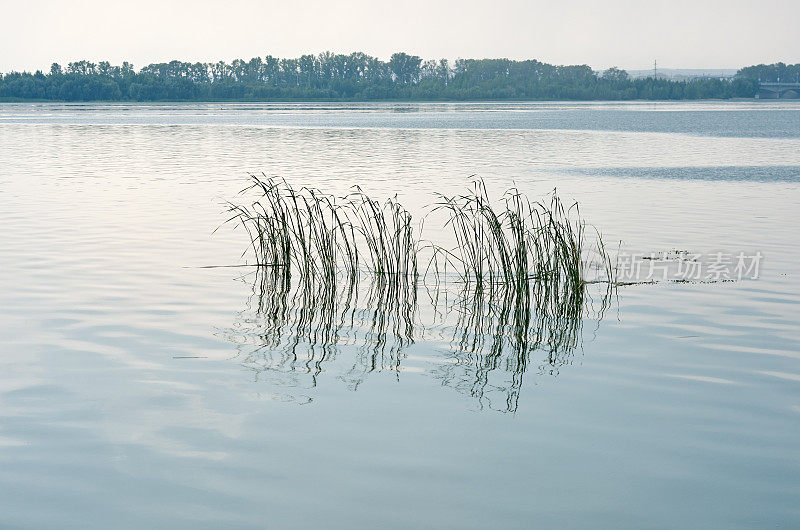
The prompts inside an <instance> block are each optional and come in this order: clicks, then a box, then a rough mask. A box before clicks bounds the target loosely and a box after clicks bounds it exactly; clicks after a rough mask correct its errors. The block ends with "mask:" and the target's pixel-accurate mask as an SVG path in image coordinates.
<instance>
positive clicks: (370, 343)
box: [225, 267, 612, 412]
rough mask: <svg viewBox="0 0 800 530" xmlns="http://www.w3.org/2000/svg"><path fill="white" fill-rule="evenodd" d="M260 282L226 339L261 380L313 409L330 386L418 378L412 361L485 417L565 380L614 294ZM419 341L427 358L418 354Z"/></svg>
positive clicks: (349, 281)
mask: <svg viewBox="0 0 800 530" xmlns="http://www.w3.org/2000/svg"><path fill="white" fill-rule="evenodd" d="M250 276H251V281H252V284H253V296H252V297H251V298H250V301H249V307H248V308H247V310H245V311H242V312H241V313H240V315H239V318H238V320H237V322H236V323H235V325H234V326H233V328H232V329H230V330H227V331H226V333H225V335H226V337H227V338H228V339H229V340H231V341H234V342H236V343H237V344H238V346H237V355H236V360H237V361H238V362H240V363H242V364H243V365H244V366H246V367H248V368H250V369H251V370H253V371H254V372H255V374H256V378H257V379H260V380H263V379H266V380H268V381H269V383H270V384H274V385H278V386H281V387H283V388H285V389H286V392H287V395H288V396H290V397H291V399H292V400H297V401H301V402H303V401H307V400H311V398H310V397H308V396H306V394H305V393H304V392H306V391H307V390H309V389H311V388H313V387H316V386H317V385H318V383H319V379H320V378H321V377H325V376H326V375H327V376H328V377H331V376H333V377H337V378H338V379H340V380H342V381H344V382H345V383H346V384H347V386H348V388H350V389H351V390H357V389H358V387H359V385H361V383H362V382H363V381H364V380H365V379H366V378H367V377H368V376H369V374H371V373H375V372H395V373H396V374H397V377H399V376H400V373H401V372H404V371H411V370H415V367H414V366H407V365H406V361H407V359H409V358H410V359H412V360H423V361H425V365H426V367H425V369H424V371H425V372H426V373H427V374H428V375H431V376H432V377H434V378H435V379H438V380H439V381H440V383H441V384H442V386H447V387H451V388H453V389H455V390H457V391H458V392H460V393H462V394H464V395H466V396H469V397H471V398H474V399H475V400H476V401H477V404H478V407H479V408H489V409H495V410H500V411H503V412H516V410H517V408H518V407H519V394H520V389H521V387H522V384H523V380H524V376H525V374H526V373H527V372H529V371H530V370H531V369H534V370H535V371H536V373H540V374H541V373H546V374H550V375H557V374H558V370H559V368H560V367H561V366H564V365H566V364H569V363H570V362H571V358H572V356H573V354H574V352H575V350H577V349H579V348H580V347H581V344H582V336H583V325H584V321H586V320H592V321H596V322H597V323H598V324H599V321H600V320H601V319H602V317H603V314H604V312H605V310H606V308H607V307H608V305H609V302H610V300H611V295H612V290H611V288H610V286H608V285H605V286H603V287H602V288H598V289H595V290H594V293H591V292H590V290H589V288H590V286H589V285H588V284H585V285H584V286H583V288H581V289H574V288H570V287H568V286H566V285H562V286H561V287H559V286H556V287H553V286H552V285H551V282H544V281H537V280H531V281H529V282H528V283H527V284H526V287H525V288H524V289H518V288H513V289H512V288H508V287H504V286H495V287H494V288H491V289H484V288H480V287H478V286H476V285H475V284H472V283H461V282H451V283H450V284H448V283H446V282H442V283H439V282H437V283H436V284H433V285H429V284H426V283H425V282H423V281H416V282H413V281H412V282H393V281H387V279H386V278H385V277H383V276H379V275H363V274H357V275H344V274H342V275H339V277H338V281H336V282H329V281H324V280H323V279H321V277H316V276H310V277H301V278H300V279H296V280H294V281H292V280H291V278H290V277H289V276H288V275H286V274H284V273H283V272H282V271H281V270H280V269H279V268H276V267H259V268H258V269H257V271H256V272H254V273H253V274H252V275H250ZM593 294H594V297H593ZM417 342H419V343H421V344H422V347H423V348H425V349H426V350H427V351H425V353H424V357H419V356H417V355H414V354H413V353H408V351H407V350H408V349H409V347H411V346H412V345H414V344H415V343H417ZM418 370H419V369H418Z"/></svg>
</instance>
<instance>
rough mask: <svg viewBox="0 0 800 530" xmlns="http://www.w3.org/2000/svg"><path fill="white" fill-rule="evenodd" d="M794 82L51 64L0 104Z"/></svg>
mask: <svg viewBox="0 0 800 530" xmlns="http://www.w3.org/2000/svg"><path fill="white" fill-rule="evenodd" d="M778 79H782V80H785V81H792V82H796V81H797V80H798V79H800V64H795V65H786V64H784V63H776V64H770V65H763V64H762V65H757V66H749V67H746V68H742V69H741V70H739V71H738V73H737V74H736V75H735V76H734V77H733V78H730V79H721V78H715V77H703V78H695V79H689V80H672V79H664V78H661V77H655V76H651V77H643V78H637V79H633V78H631V77H630V76H629V75H628V73H627V72H626V71H625V70H620V69H618V68H609V69H608V70H605V71H603V72H597V71H595V70H592V68H591V67H589V66H587V65H572V66H557V65H551V64H547V63H542V62H539V61H537V60H526V61H513V60H509V59H458V60H456V61H454V62H450V61H448V60H446V59H441V60H438V61H436V60H429V61H423V59H421V58H420V57H418V56H414V55H408V54H406V53H395V54H393V55H392V56H391V58H390V60H389V61H382V60H380V59H378V58H376V57H371V56H369V55H366V54H364V53H361V52H355V53H351V54H349V55H343V54H334V53H331V52H324V53H321V54H319V55H303V56H302V57H299V58H297V59H279V58H276V57H272V56H270V55H267V56H266V57H263V58H262V57H255V58H253V59H250V60H249V61H245V60H242V59H236V60H234V61H233V62H231V63H226V62H223V61H219V62H216V63H199V62H198V63H188V62H181V61H170V62H168V63H157V64H149V65H147V66H145V67H143V68H141V69H139V70H136V69H134V67H133V65H132V64H130V63H128V62H123V63H122V65H119V66H113V65H111V64H110V63H108V62H107V61H99V62H97V63H94V62H90V61H86V60H84V61H77V62H71V63H69V64H68V65H66V66H61V65H59V64H57V63H53V64H52V66H51V67H50V71H49V72H47V73H45V72H42V71H36V72H34V73H30V72H9V73H5V74H0V100H2V101H381V100H407V101H412V100H413V101H437V100H439V101H476V100H634V99H659V100H664V99H674V100H677V99H729V98H752V97H754V96H755V95H756V93H757V92H758V84H759V80H761V81H776V80H778Z"/></svg>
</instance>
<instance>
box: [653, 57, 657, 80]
mask: <svg viewBox="0 0 800 530" xmlns="http://www.w3.org/2000/svg"><path fill="white" fill-rule="evenodd" d="M653 79H658V60H656V59H653Z"/></svg>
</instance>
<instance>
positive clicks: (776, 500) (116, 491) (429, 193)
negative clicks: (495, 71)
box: [0, 102, 800, 528]
mask: <svg viewBox="0 0 800 530" xmlns="http://www.w3.org/2000/svg"><path fill="white" fill-rule="evenodd" d="M262 171H263V172H265V173H267V174H270V175H280V176H283V177H285V178H286V179H287V180H289V181H291V182H293V183H295V184H298V185H313V186H317V187H320V188H323V189H325V190H328V191H331V192H334V193H344V192H346V191H347V190H348V189H349V187H350V186H351V185H353V184H359V185H361V186H362V188H364V190H365V191H367V192H369V193H371V194H373V195H374V196H376V197H380V198H384V197H389V196H394V195H395V194H396V195H397V196H398V198H399V199H400V200H402V201H403V202H404V204H406V205H407V206H408V207H409V208H410V209H411V210H413V211H414V212H415V213H422V212H423V207H424V205H426V204H429V203H430V202H432V201H433V200H434V199H433V194H434V193H435V192H446V193H450V192H456V191H458V190H462V189H463V188H464V186H465V185H467V184H468V183H469V182H470V175H473V174H477V175H481V176H483V177H484V178H485V180H486V182H487V185H488V186H489V188H490V189H491V190H492V191H493V192H496V193H498V194H499V193H501V192H502V190H504V189H506V188H508V187H510V186H511V185H513V184H516V185H517V186H518V187H519V188H520V189H521V190H522V191H524V192H526V193H528V194H531V195H534V196H537V195H540V194H545V193H547V192H549V191H551V190H552V189H553V188H557V189H558V192H559V194H560V195H561V196H562V197H564V198H568V199H574V200H577V201H579V202H580V204H581V213H582V214H583V216H584V217H585V218H587V219H588V220H589V221H590V222H591V223H592V224H594V225H595V226H597V227H598V229H600V230H601V231H602V233H603V237H604V238H605V240H606V242H607V244H609V245H610V246H613V247H614V248H615V251H617V249H619V251H620V252H621V253H622V254H626V253H636V252H641V253H653V252H655V253H659V252H666V251H671V250H675V249H681V250H687V251H689V252H692V253H698V254H702V255H703V256H711V255H713V254H714V253H716V252H724V253H730V254H737V253H739V252H744V253H746V254H747V255H753V254H755V253H756V252H761V253H762V254H763V256H764V258H763V261H762V263H761V269H760V271H759V272H760V274H759V277H758V279H755V280H747V279H745V280H742V281H735V282H723V283H669V282H667V283H663V282H662V283H656V284H646V285H635V286H629V287H623V288H620V290H619V292H618V293H617V296H615V297H614V299H613V300H612V303H611V305H610V307H609V308H608V309H607V310H606V311H605V313H604V314H603V315H602V318H599V317H600V316H601V315H599V314H598V313H597V311H596V310H591V309H588V310H587V312H586V314H585V315H584V318H583V319H582V321H581V322H580V330H579V333H578V334H579V340H578V341H577V343H576V346H575V347H574V348H569V349H568V350H569V351H567V352H565V354H564V355H561V356H559V357H558V358H557V359H552V358H549V357H548V354H547V353H548V352H547V349H546V348H542V349H540V350H539V351H538V352H537V355H535V356H534V358H533V359H532V360H531V362H530V363H528V364H527V365H526V366H524V367H520V366H518V365H515V364H514V363H513V362H510V361H509V357H508V356H507V355H506V354H503V356H501V359H500V361H501V362H499V363H497V365H496V366H495V367H493V368H492V367H488V368H487V364H486V361H487V358H486V356H485V355H482V354H480V353H478V354H467V353H464V352H463V351H461V350H460V349H459V344H458V343H457V341H454V340H453V337H454V333H456V332H458V330H459V329H460V328H459V325H458V322H457V317H453V314H454V313H452V311H453V309H452V307H450V308H448V307H447V306H444V307H443V308H442V307H440V310H439V313H435V312H434V311H433V310H432V308H431V307H430V303H429V299H428V297H427V296H426V294H427V293H423V295H422V296H421V297H420V300H421V302H420V304H421V307H420V310H419V314H418V315H417V321H415V327H414V330H413V342H409V341H406V342H403V341H402V340H397V339H398V337H397V336H393V334H392V330H391V329H390V330H389V331H388V335H387V336H388V346H387V347H386V348H385V349H383V350H381V351H380V352H379V353H377V354H376V352H375V350H374V349H370V347H369V344H370V341H371V340H372V339H373V338H374V337H372V336H371V335H370V329H369V325H368V322H367V321H368V320H369V319H368V318H365V317H364V315H365V314H366V313H364V312H361V313H359V315H360V318H361V319H360V320H358V319H357V320H356V321H355V323H354V324H352V326H350V327H348V328H347V330H345V334H344V335H343V336H342V337H341V338H340V340H339V343H338V344H337V345H336V346H335V347H332V346H329V347H327V348H320V345H319V344H314V341H313V340H311V341H309V340H300V343H299V345H298V347H297V348H296V349H295V350H294V352H293V353H290V352H289V350H288V349H287V348H286V345H287V343H290V342H291V341H292V340H294V338H296V336H297V334H296V331H297V329H296V328H295V327H292V325H291V322H288V324H287V326H286V327H285V328H284V329H282V330H281V331H280V332H279V333H277V334H276V333H273V331H274V330H273V329H272V328H270V326H269V323H268V322H267V321H268V320H269V319H268V318H267V317H268V316H265V315H264V314H262V313H261V312H259V310H258V303H257V296H255V295H254V285H253V281H252V280H253V278H252V275H251V274H248V269H242V268H202V267H205V266H209V265H230V264H240V263H244V262H245V261H246V260H247V259H251V258H249V257H248V256H244V257H243V256H242V252H243V251H244V250H245V249H246V246H247V239H246V235H245V234H244V233H243V232H242V231H240V230H233V229H232V227H231V226H226V227H223V229H221V230H218V231H216V232H215V229H216V228H218V227H219V225H220V224H221V223H222V222H223V221H224V220H225V216H224V213H223V210H224V202H225V201H226V200H231V199H234V198H235V196H236V193H237V192H238V191H239V190H240V189H241V188H243V187H244V186H245V185H246V178H247V173H248V172H262ZM0 198H1V201H0V205H2V207H0V226H2V228H3V230H2V231H0V353H2V355H0V365H1V366H0V374H2V375H0V492H2V494H0V526H2V527H36V528H44V527H51V528H64V527H72V528H87V527H93V528H124V527H139V528H141V527H171V528H172V527H185V528H202V527H212V528H218V527H257V528H261V527H320V526H323V527H325V526H327V527H342V526H371V527H374V526H380V527H395V528H408V527H472V528H486V527H491V528H503V527H508V528H529V527H558V528H562V527H606V528H620V527H635V528H677V527H696V528H732V527H759V528H760V527H767V526H779V527H786V528H793V527H798V526H800V277H799V276H798V274H797V266H796V264H797V256H798V255H799V252H800V248H799V247H800V237H798V235H797V221H798V212H800V104H798V103H781V102H778V103H774V102H759V103H758V104H753V103H735V102H730V103H647V104H644V103H633V104H594V103H593V104H573V103H568V104H560V103H546V104H545V103H542V104H452V105H450V104H431V105H426V104H412V105H409V104H402V105H394V104H378V105H287V104H279V105H263V104H261V105H239V104H230V105H220V104H208V105H141V106H140V105H27V104H26V105H16V104H4V105H0ZM620 242H621V243H620ZM255 291H256V295H257V294H258V293H257V291H258V290H257V289H256V290H255ZM359 304H362V305H364V306H365V307H366V305H368V304H366V303H365V302H359ZM595 305H597V304H595ZM365 307H360V309H365ZM356 309H359V308H356ZM595 309H597V308H596V307H595ZM365 310H366V309H365ZM454 318H455V320H456V321H455V322H454V320H453V319H454ZM395 331H396V330H395ZM489 368H491V369H489Z"/></svg>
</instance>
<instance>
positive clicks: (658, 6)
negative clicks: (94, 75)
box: [0, 0, 800, 72]
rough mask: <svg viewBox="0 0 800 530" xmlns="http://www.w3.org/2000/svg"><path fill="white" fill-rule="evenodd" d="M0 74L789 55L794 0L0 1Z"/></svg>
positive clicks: (728, 62) (798, 45)
mask: <svg viewBox="0 0 800 530" xmlns="http://www.w3.org/2000/svg"><path fill="white" fill-rule="evenodd" d="M0 13H2V16H3V24H2V29H0V71H3V72H7V71H10V70H21V69H25V70H35V69H37V68H40V69H43V70H46V69H48V68H49V65H50V63H51V62H53V61H56V62H59V63H61V64H62V65H65V64H66V63H68V62H70V61H75V60H79V59H90V60H93V61H98V60H108V61H110V62H112V63H114V64H118V63H120V62H122V61H123V60H129V61H131V62H132V63H133V64H134V66H135V67H136V68H140V67H141V66H144V65H145V64H148V63H151V62H160V61H166V60H170V59H181V60H188V61H211V60H220V59H222V60H226V61H230V60H232V59H234V58H237V57H240V58H245V59H249V58H251V57H254V56H264V55H266V54H272V55H275V56H279V57H296V56H299V55H301V54H303V53H318V52H320V51H324V50H331V51H334V52H340V53H349V52H351V51H356V50H358V51H363V52H366V53H369V54H371V55H376V56H378V57H381V58H384V59H386V58H388V57H389V55H391V53H392V52H394V51H406V52H409V53H413V54H416V55H421V56H422V57H424V58H441V57H446V58H450V59H455V58H458V57H470V58H483V57H508V58H513V59H523V58H535V59H539V60H542V61H545V62H550V63H556V64H589V65H591V66H593V67H595V68H606V67H609V66H614V65H617V66H620V67H623V68H628V69H640V68H650V67H652V63H653V59H658V63H659V66H663V67H665V68H737V67H740V66H745V65H749V64H755V63H760V62H768V63H769V62H775V61H779V60H782V61H785V62H793V63H794V62H800V1H798V0H770V1H769V2H761V1H756V0H752V1H741V0H725V1H716V0H715V1H703V0H694V1H685V0H671V1H660V2H654V1H648V0H640V1H623V0H612V1H607V2H590V1H585V0H566V1H564V0H548V1H538V0H536V1H519V0H481V1H472V0H442V1H436V0H427V1H423V0H406V1H402V2H400V1H394V2H386V1H382V0H375V1H367V0H338V1H327V2H322V1H305V0H283V1H279V2H276V1H253V0H226V1H207V0H192V1H183V0H178V1H170V0H137V1H133V2H129V1H113V0H75V1H70V0H61V1H47V0H27V1H19V0H14V1H9V0H0Z"/></svg>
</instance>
